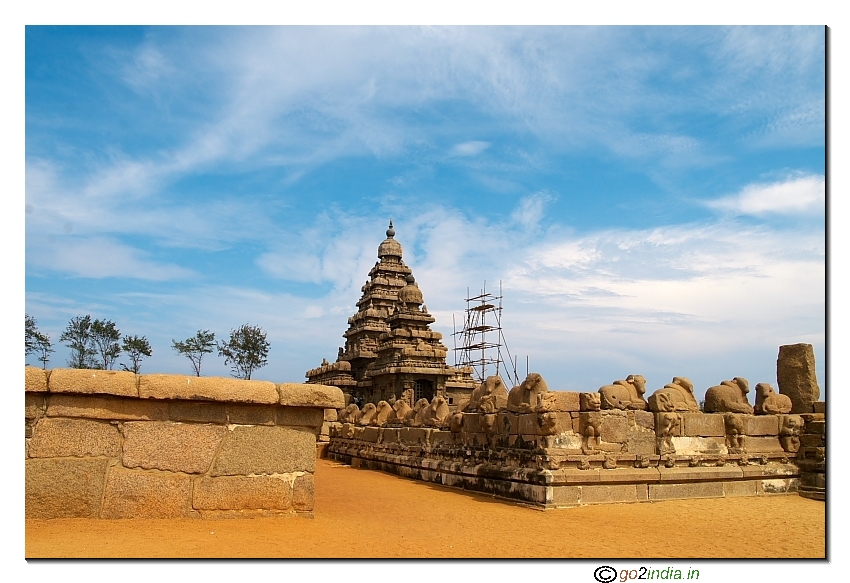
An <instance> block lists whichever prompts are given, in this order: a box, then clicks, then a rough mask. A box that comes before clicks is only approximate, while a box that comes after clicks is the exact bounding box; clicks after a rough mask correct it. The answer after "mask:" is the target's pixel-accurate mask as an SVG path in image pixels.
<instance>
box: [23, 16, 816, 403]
mask: <svg viewBox="0 0 850 583" xmlns="http://www.w3.org/2000/svg"><path fill="white" fill-rule="evenodd" d="M25 58H26V65H25V74H26V203H25V204H26V215H25V216H26V223H25V229H26V230H25V238H26V243H25V244H26V311H27V313H29V314H30V315H32V316H34V317H36V318H37V320H38V323H39V327H40V328H41V329H42V331H45V332H47V333H48V334H49V335H50V336H51V338H52V339H53V340H54V343H55V344H56V345H57V346H56V348H57V351H56V353H55V354H54V355H53V359H52V361H51V366H65V365H66V362H67V359H68V349H67V348H66V347H64V346H62V345H61V344H59V342H58V338H59V335H60V333H61V331H62V329H63V328H64V327H65V325H66V324H67V322H68V320H69V319H70V318H71V317H73V316H76V315H81V314H91V315H92V316H93V317H99V318H109V319H112V320H114V321H115V322H116V323H117V325H118V327H119V328H120V329H121V331H122V332H124V333H128V334H139V335H146V336H147V338H148V339H149V340H150V341H151V344H152V346H153V350H154V354H153V356H152V357H151V358H150V359H148V360H146V361H144V363H143V365H142V372H175V373H185V374H190V373H191V366H190V364H189V361H188V360H186V359H182V358H180V357H179V356H178V355H177V354H175V353H174V352H173V350H172V349H171V340H172V339H178V340H180V339H185V338H186V337H188V336H190V335H192V334H193V333H194V332H195V331H196V330H198V329H207V328H208V329H210V330H213V331H214V332H216V334H217V336H218V337H219V338H223V337H225V336H226V335H227V334H228V333H229V331H230V330H231V329H232V328H235V327H237V326H239V325H240V324H242V323H246V322H249V323H251V324H256V325H260V326H262V327H263V328H264V329H266V330H267V332H268V335H269V340H270V342H271V353H270V358H269V361H270V362H269V365H268V366H267V367H265V368H263V369H260V370H259V371H257V373H256V378H263V379H269V380H273V381H276V382H284V381H300V380H302V379H303V373H304V371H306V370H307V369H309V368H312V367H314V366H316V365H318V364H319V363H320V362H321V359H322V358H323V357H327V358H328V359H329V360H333V358H335V356H336V351H337V347H338V346H340V345H342V343H343V339H342V337H341V335H342V333H343V331H344V330H345V328H346V318H347V317H348V316H350V315H351V314H352V313H353V312H354V310H355V302H356V300H357V299H358V298H359V296H360V286H361V285H362V284H363V283H364V281H365V279H366V277H367V273H368V270H369V268H370V267H371V265H372V264H374V262H375V260H376V250H377V246H378V244H379V243H380V242H381V240H382V239H383V237H384V230H385V229H386V224H387V221H388V220H389V219H390V218H392V219H393V221H394V223H395V228H396V233H397V235H396V238H397V240H398V241H399V242H400V243H401V244H402V246H403V247H404V250H405V261H406V262H407V264H408V265H410V266H411V267H412V268H413V270H414V274H415V275H416V277H417V281H418V282H419V285H420V288H421V289H422V291H423V294H424V297H425V302H426V304H427V306H428V308H429V310H430V311H431V312H432V313H433V314H434V315H435V316H436V317H437V322H436V324H435V325H434V326H433V327H434V328H435V329H437V330H440V331H442V332H443V333H444V334H445V336H446V338H445V342H446V344H447V345H449V347H451V338H450V336H449V334H450V332H451V326H452V314H456V315H457V316H460V314H461V310H462V309H463V307H464V303H463V298H464V296H465V294H466V290H467V288H472V289H473V290H477V289H479V288H480V287H481V286H482V285H483V283H484V281H485V280H486V281H487V285H488V288H491V289H492V286H494V285H497V284H498V282H499V281H500V280H501V281H502V285H503V291H504V296H505V300H504V303H505V316H504V326H505V334H506V337H507V340H508V343H509V345H510V348H511V350H512V352H513V353H515V354H518V355H520V359H521V360H523V359H524V358H525V356H526V355H528V357H529V360H530V363H531V369H532V370H534V371H538V372H540V373H541V374H543V376H544V378H546V379H547V381H548V382H549V385H550V388H552V389H561V390H596V389H597V388H598V387H599V386H600V385H602V384H607V383H609V382H611V381H613V380H615V379H619V378H625V376H626V375H628V374H643V375H644V376H645V377H646V378H647V380H648V387H647V388H648V389H649V390H650V391H651V390H654V389H656V388H659V387H661V386H663V385H664V384H665V383H667V382H669V381H670V379H671V378H672V377H673V376H674V375H676V376H688V377H689V378H691V379H692V380H693V381H694V383H695V385H696V387H697V391H698V392H700V393H702V392H704V390H705V389H706V388H707V387H709V386H711V385H713V384H717V383H719V382H720V381H722V380H724V379H728V378H732V377H734V376H743V377H746V378H748V379H749V380H750V382H751V385H753V386H754V385H755V383H757V382H770V383H774V384H775V380H776V378H775V371H776V369H775V367H776V355H777V352H778V346H779V345H781V344H789V343H796V342H808V343H811V344H813V345H814V347H815V355H816V358H817V365H818V377H819V380H820V383H821V387H822V394H823V393H825V389H826V387H825V383H824V360H825V352H824V339H825V322H826V316H825V293H826V292H825V289H826V287H825V233H824V221H825V217H824V207H825V202H824V172H825V165H824V150H825V142H824V118H825V103H824V101H825V93H824V30H823V28H822V27H820V26H810V27H244V28H243V27H181V26H178V27H65V26H62V27H34V26H29V27H27V29H26V57H25ZM31 362H32V363H35V361H34V360H32V361H31ZM521 368H522V369H523V370H522V372H524V367H521ZM203 372H204V373H205V374H209V375H213V374H215V375H227V374H228V372H229V371H228V368H227V367H225V366H224V363H223V360H222V359H220V358H215V357H213V356H210V357H208V361H207V362H205V363H204V366H203Z"/></svg>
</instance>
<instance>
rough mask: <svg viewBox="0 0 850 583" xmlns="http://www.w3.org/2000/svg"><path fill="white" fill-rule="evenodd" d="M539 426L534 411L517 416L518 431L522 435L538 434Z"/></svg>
mask: <svg viewBox="0 0 850 583" xmlns="http://www.w3.org/2000/svg"><path fill="white" fill-rule="evenodd" d="M539 430H540V426H539V425H538V423H537V414H536V413H523V414H521V415H520V416H519V432H520V434H522V435H538V434H539V433H540V431H539Z"/></svg>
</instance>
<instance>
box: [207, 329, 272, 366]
mask: <svg viewBox="0 0 850 583" xmlns="http://www.w3.org/2000/svg"><path fill="white" fill-rule="evenodd" d="M268 354H269V343H268V342H267V341H266V333H265V332H264V331H263V329H262V328H260V327H259V326H251V325H250V324H242V325H241V326H240V327H239V328H237V329H236V330H231V331H230V340H229V341H228V342H227V343H226V344H225V343H224V342H221V343H219V345H218V355H219V356H223V357H224V364H230V365H232V368H233V373H232V374H233V376H235V377H236V378H238V379H246V380H251V373H252V372H254V370H256V369H258V368H260V367H263V366H266V364H268V360H266V357H267V356H268Z"/></svg>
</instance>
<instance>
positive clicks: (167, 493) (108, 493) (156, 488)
mask: <svg viewBox="0 0 850 583" xmlns="http://www.w3.org/2000/svg"><path fill="white" fill-rule="evenodd" d="M191 499H192V480H191V478H189V477H188V476H183V475H179V474H160V473H150V472H145V471H140V470H127V469H124V468H119V467H112V468H110V469H109V474H108V475H107V478H106V488H105V489H104V492H103V507H102V508H101V511H100V517H101V518H182V517H185V516H188V515H189V509H190V507H191V501H192V500H191Z"/></svg>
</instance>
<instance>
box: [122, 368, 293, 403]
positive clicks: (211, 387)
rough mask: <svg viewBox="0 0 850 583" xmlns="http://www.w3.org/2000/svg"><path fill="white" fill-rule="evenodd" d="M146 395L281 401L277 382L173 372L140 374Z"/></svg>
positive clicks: (258, 401) (236, 400)
mask: <svg viewBox="0 0 850 583" xmlns="http://www.w3.org/2000/svg"><path fill="white" fill-rule="evenodd" d="M139 396H140V397H141V398H143V399H182V400H189V401H194V400H200V401H218V402H236V403H264V404H269V405H273V404H277V403H278V401H279V396H278V392H277V389H276V388H275V385H274V383H270V382H268V381H246V380H241V379H228V378H222V377H193V376H183V375H170V374H148V375H139Z"/></svg>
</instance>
